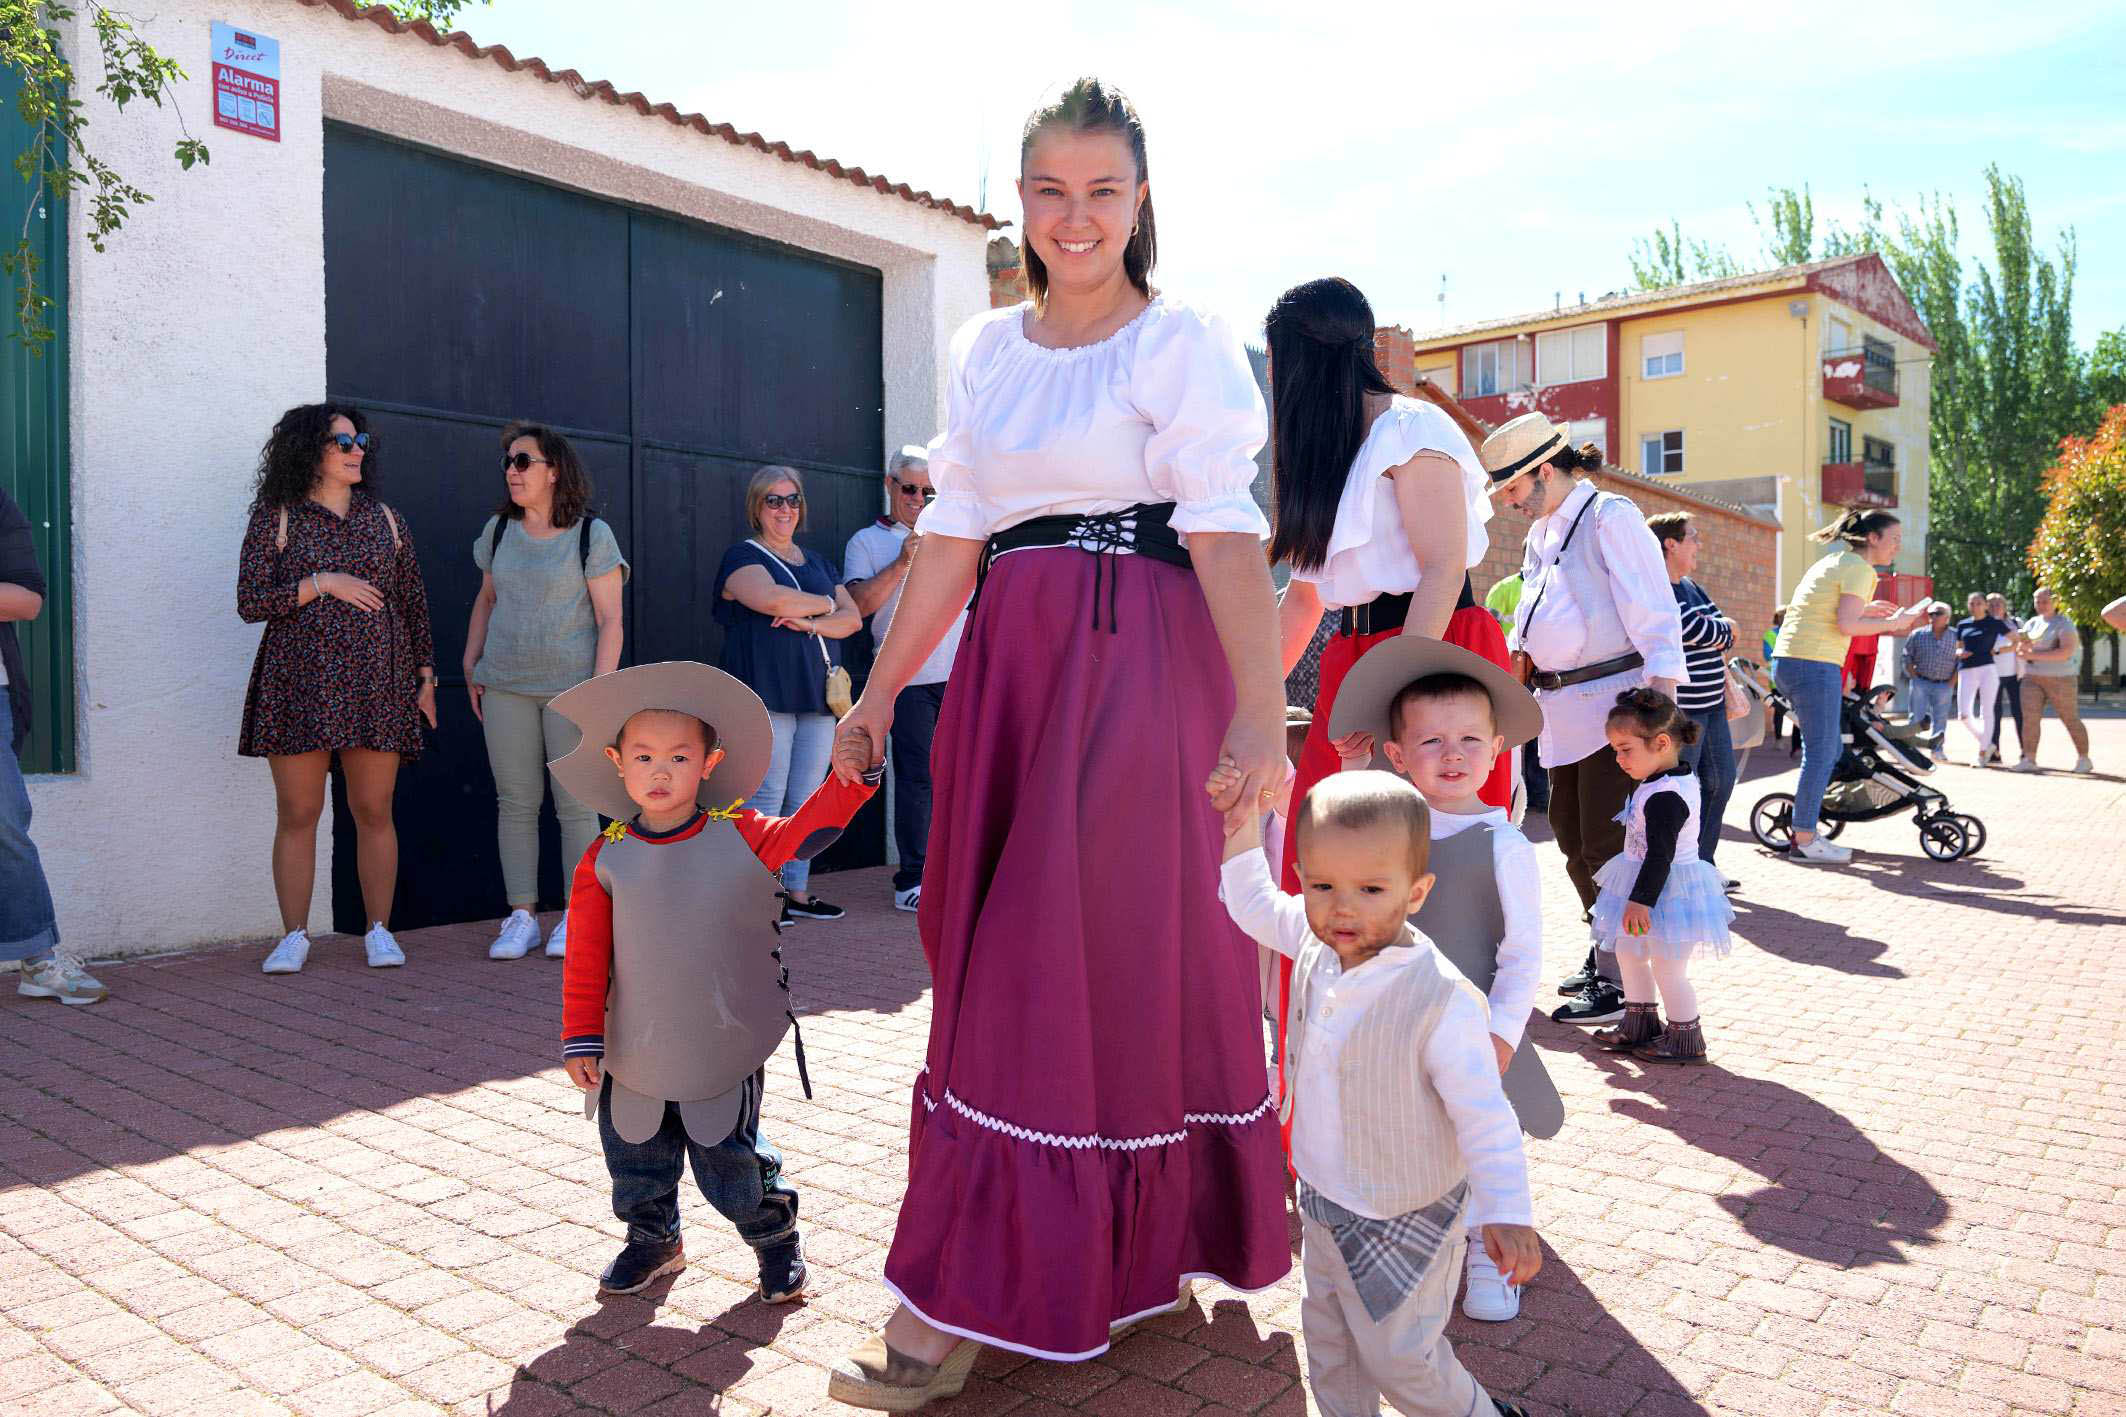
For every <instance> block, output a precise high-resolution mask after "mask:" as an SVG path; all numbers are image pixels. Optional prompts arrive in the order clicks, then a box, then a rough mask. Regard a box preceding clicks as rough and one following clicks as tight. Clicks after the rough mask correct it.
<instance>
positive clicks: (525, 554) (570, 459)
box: [465, 423, 628, 959]
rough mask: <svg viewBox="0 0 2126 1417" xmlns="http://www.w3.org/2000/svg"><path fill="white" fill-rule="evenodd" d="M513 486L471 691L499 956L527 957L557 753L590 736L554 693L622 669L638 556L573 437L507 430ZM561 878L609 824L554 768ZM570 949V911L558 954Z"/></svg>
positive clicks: (499, 522) (469, 630) (483, 552)
mask: <svg viewBox="0 0 2126 1417" xmlns="http://www.w3.org/2000/svg"><path fill="white" fill-rule="evenodd" d="M502 483H503V489H504V490H503V496H502V501H501V503H500V505H498V506H497V507H496V508H495V514H494V515H493V516H491V517H489V518H488V519H487V523H486V525H484V526H482V527H481V528H480V534H479V536H477V537H476V538H474V540H473V543H472V559H473V564H474V565H476V566H478V567H479V568H480V592H479V594H478V595H476V596H474V597H473V602H472V615H471V616H470V618H469V619H468V620H467V622H466V626H465V692H466V695H467V696H468V697H469V698H470V699H471V700H472V712H473V716H474V717H475V718H477V719H479V720H480V730H481V735H482V736H483V737H484V738H485V739H486V740H487V765H488V767H489V769H490V770H492V772H493V773H494V779H495V839H496V845H497V848H498V850H499V853H500V855H501V858H502V888H503V895H504V899H505V900H506V901H507V902H508V905H509V915H508V916H507V918H505V919H504V920H503V922H502V928H501V929H500V930H499V931H497V932H496V934H495V940H494V943H493V944H491V945H489V946H488V947H487V955H488V958H490V959H522V958H523V957H524V955H525V953H526V951H528V950H530V949H531V948H532V947H533V946H534V945H536V944H538V943H539V922H538V920H537V919H535V918H534V917H533V912H534V911H536V910H537V909H538V908H539V806H540V804H541V803H543V802H544V801H545V800H546V787H547V778H548V774H547V771H546V765H547V764H548V763H550V762H553V761H555V760H556V759H559V758H563V757H566V756H567V755H568V754H570V753H572V752H574V751H575V750H576V743H577V741H578V740H579V738H580V736H581V735H579V734H578V733H577V731H576V725H574V724H573V723H570V722H569V721H568V720H567V719H565V718H563V717H562V716H561V715H560V714H558V713H555V712H554V711H553V710H552V709H550V708H548V707H547V705H548V704H549V703H551V702H552V701H553V699H554V696H555V695H557V694H559V693H561V692H562V691H563V690H566V689H573V688H574V687H575V686H576V685H578V684H580V683H582V682H583V681H584V680H586V679H590V678H593V677H595V676H597V675H600V674H609V673H611V672H612V671H613V670H615V669H618V668H619V667H620V643H621V624H620V590H621V583H622V582H623V581H624V580H626V579H627V573H628V564H627V558H626V557H624V556H622V555H621V554H620V543H619V542H618V541H617V540H615V539H614V537H613V529H612V527H610V526H609V525H607V524H606V523H605V521H604V520H603V519H601V518H600V517H598V516H597V515H596V514H595V513H593V512H592V511H591V507H590V503H591V478H590V474H589V473H588V472H586V471H585V470H584V467H583V460H582V459H581V458H580V457H578V456H577V455H576V449H575V445H574V444H572V443H570V442H569V441H568V439H567V438H565V437H563V436H562V435H561V434H560V433H559V432H557V431H556V430H554V429H552V428H549V427H547V426H545V425H544V424H540V423H512V424H510V425H509V426H508V427H506V428H504V429H503V430H502ZM553 789H554V820H555V822H556V823H557V824H558V825H559V827H560V829H561V876H562V879H563V880H564V881H566V880H568V879H569V878H570V876H571V873H573V872H574V871H575V869H576V863H577V862H578V861H581V860H582V859H583V853H584V852H586V851H588V850H589V849H590V845H591V841H592V839H593V838H594V837H596V836H597V835H598V814H597V813H596V812H593V811H592V810H591V809H590V808H588V807H586V806H584V805H583V804H582V803H581V802H578V801H577V800H576V799H575V798H574V797H573V796H572V795H570V793H569V790H568V789H567V788H565V787H563V786H562V785H561V782H560V780H559V779H558V778H556V779H554V782H553ZM567 948H568V915H567V914H566V913H565V912H564V913H563V914H562V916H561V920H560V923H559V924H557V925H555V926H554V933H553V934H552V935H551V936H550V937H548V939H547V942H546V952H547V954H548V955H550V956H555V957H559V956H560V955H562V954H563V953H564V952H565V951H566V950H567Z"/></svg>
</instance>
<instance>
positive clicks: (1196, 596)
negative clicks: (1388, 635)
mask: <svg viewBox="0 0 2126 1417" xmlns="http://www.w3.org/2000/svg"><path fill="white" fill-rule="evenodd" d="M1094 559H1095V558H1094V557H1093V556H1092V555H1091V554H1089V553H1086V552H1083V551H1078V550H1073V549H1069V548H1040V549H1032V550H1022V551H1014V552H1011V553H1009V554H1007V555H1004V556H1002V557H999V558H998V560H997V562H996V564H995V565H994V567H993V568H992V570H991V572H990V575H989V578H988V581H987V583H986V584H985V585H984V586H983V589H982V593H981V598H980V601H979V603H978V605H977V607H976V612H975V617H974V623H973V625H972V627H971V628H970V629H969V631H968V634H967V638H966V640H965V642H964V643H963V645H962V647H961V649H960V654H959V659H958V660H957V662H956V663H955V664H954V666H953V672H952V681H951V687H950V689H948V690H947V692H946V696H945V706H944V711H943V714H942V716H941V717H940V718H939V721H938V730H937V737H936V740H935V747H934V749H933V754H934V760H933V767H932V776H933V782H934V788H933V791H934V793H935V796H934V799H933V803H934V805H933V814H932V818H931V829H930V833H931V834H930V852H929V858H928V861H927V863H926V865H925V867H924V877H923V899H922V905H921V909H920V915H919V920H920V924H921V928H922V937H923V950H924V953H925V954H926V955H927V956H928V958H929V961H930V970H931V975H932V982H933V995H934V1011H933V1014H932V1018H931V1025H930V1048H929V1055H928V1062H927V1066H926V1067H925V1068H924V1071H923V1073H922V1075H921V1076H920V1077H919V1078H918V1079H917V1080H916V1086H915V1098H914V1103H913V1116H912V1121H911V1125H910V1129H909V1177H908V1194H907V1198H906V1199H905V1200H904V1201H902V1203H901V1211H900V1220H899V1224H898V1226H897V1228H896V1230H895V1232H894V1237H893V1248H892V1251H891V1253H890V1254H889V1255H888V1256H887V1259H886V1283H887V1285H888V1287H889V1288H891V1289H892V1290H893V1291H894V1293H895V1294H896V1295H897V1296H898V1297H899V1298H900V1299H901V1300H902V1301H903V1302H904V1303H906V1304H907V1305H908V1306H909V1307H910V1308H912V1309H914V1310H915V1311H916V1313H918V1314H919V1315H921V1316H922V1317H923V1318H924V1319H926V1320H927V1321H929V1322H930V1323H931V1324H933V1325H935V1326H937V1327H939V1328H943V1329H946V1330H949V1331H951V1332H954V1333H957V1334H961V1335H963V1336H965V1337H969V1338H976V1339H980V1340H981V1341H982V1342H984V1343H990V1344H994V1345H996V1346H998V1347H1001V1348H1009V1349H1013V1350H1015V1351H1017V1352H1021V1353H1028V1354H1032V1355H1034V1356H1036V1357H1042V1358H1055V1359H1065V1360H1071V1359H1081V1358H1090V1357H1093V1356H1094V1355H1096V1354H1098V1353H1101V1352H1103V1351H1104V1350H1105V1349H1106V1348H1107V1345H1108V1329H1109V1325H1110V1324H1113V1323H1115V1322H1117V1321H1121V1320H1126V1319H1131V1318H1136V1317H1141V1316H1143V1315H1145V1314H1147V1313H1151V1312H1155V1311H1157V1310H1159V1309H1163V1308H1166V1307H1168V1306H1170V1305H1171V1304H1172V1303H1173V1302H1174V1298H1175V1295H1176V1292H1177V1291H1178V1289H1179V1287H1180V1285H1181V1283H1182V1282H1183V1281H1184V1280H1186V1279H1191V1278H1210V1279H1216V1280H1219V1281H1221V1282H1223V1283H1225V1284H1228V1285H1230V1286H1232V1287H1233V1288H1235V1289H1242V1290H1253V1289H1260V1288H1263V1287H1265V1286H1267V1285H1270V1284H1274V1283H1275V1282H1276V1281H1277V1280H1278V1279H1280V1278H1282V1277H1283V1275H1284V1274H1285V1272H1286V1271H1287V1270H1288V1269H1289V1268H1290V1267H1291V1255H1290V1251H1289V1249H1288V1248H1287V1241H1286V1232H1285V1215H1284V1189H1283V1170H1282V1168H1283V1151H1282V1149H1281V1147H1280V1145H1279V1141H1278V1133H1277V1114H1276V1113H1275V1111H1273V1110H1272V1108H1271V1105H1270V1102H1269V1087H1268V1076H1267V1070H1266V1067H1265V1060H1264V1052H1263V1039H1262V1013H1261V998H1260V991H1259V988H1258V986H1257V982H1256V953H1255V946H1254V945H1253V943H1252V942H1250V941H1249V940H1248V938H1247V937H1246V936H1245V935H1243V934H1241V932H1240V931H1239V930H1238V929H1237V928H1236V927H1235V926H1234V925H1233V924H1232V922H1231V921H1230V919H1229V918H1228V917H1227V915H1226V913H1225V908H1224V906H1223V905H1222V904H1220V902H1219V899H1218V861H1219V855H1220V851H1221V837H1220V830H1219V824H1218V818H1217V817H1216V815H1215V814H1214V813H1213V812H1212V811H1211V809H1210V805H1209V803H1208V801H1207V800H1206V798H1205V796H1204V791H1203V782H1204V779H1205V777H1206V776H1208V774H1209V772H1210V769H1211V767H1212V766H1213V764H1214V763H1215V762H1216V760H1217V757H1218V748H1219V743H1220V740H1221V738H1222V737H1223V735H1224V732H1225V727H1226V724H1227V722H1228V721H1229V720H1230V718H1231V716H1232V708H1233V687H1232V677H1231V674H1230V672H1229V671H1228V669H1227V666H1226V661H1225V654H1224V651H1223V649H1222V648H1221V646H1220V644H1219V640H1218V635H1217V631H1216V630H1215V628H1214V627H1213V625H1212V623H1211V616H1210V610H1209V607H1208V606H1207V605H1206V604H1205V601H1204V598H1203V592H1202V590H1201V588H1200V587H1199V586H1198V584H1197V581H1196V577H1195V575H1194V573H1193V572H1191V571H1189V570H1187V569H1186V568H1183V567H1178V566H1171V565H1167V564H1165V563H1162V562H1158V561H1153V560H1150V559H1147V558H1145V557H1141V556H1113V557H1104V558H1101V559H1102V560H1103V561H1104V563H1105V564H1104V566H1103V576H1104V578H1105V579H1108V580H1111V581H1112V582H1113V583H1112V585H1111V586H1110V585H1108V584H1103V585H1101V586H1100V588H1099V597H1098V617H1099V625H1098V627H1097V628H1095V626H1094V624H1093V615H1094ZM1117 578H1118V579H1117ZM1110 590H1112V592H1113V609H1114V614H1115V617H1116V620H1117V621H1118V622H1119V625H1120V630H1119V632H1117V631H1114V630H1111V629H1110V628H1109V593H1110Z"/></svg>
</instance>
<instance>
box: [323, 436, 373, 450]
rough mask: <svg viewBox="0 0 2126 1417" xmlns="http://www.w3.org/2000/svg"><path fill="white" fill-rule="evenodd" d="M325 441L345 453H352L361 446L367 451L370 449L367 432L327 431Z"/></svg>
mask: <svg viewBox="0 0 2126 1417" xmlns="http://www.w3.org/2000/svg"><path fill="white" fill-rule="evenodd" d="M325 441H326V442H328V443H330V444H332V446H333V447H335V448H338V449H339V450H340V451H341V452H343V453H351V452H353V451H354V450H355V449H356V448H360V449H361V450H362V451H363V452H365V453H366V452H368V451H369V435H368V434H367V433H327V434H326V435H325Z"/></svg>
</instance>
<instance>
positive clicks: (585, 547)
mask: <svg viewBox="0 0 2126 1417" xmlns="http://www.w3.org/2000/svg"><path fill="white" fill-rule="evenodd" d="M596 520H598V514H597V513H596V512H585V513H584V514H583V530H581V531H580V532H578V533H576V538H577V543H578V546H577V549H578V550H579V551H580V552H581V553H582V557H583V578H584V579H585V580H589V579H590V574H591V523H592V522H594V521H596Z"/></svg>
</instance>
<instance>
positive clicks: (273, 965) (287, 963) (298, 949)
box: [259, 929, 310, 974]
mask: <svg viewBox="0 0 2126 1417" xmlns="http://www.w3.org/2000/svg"><path fill="white" fill-rule="evenodd" d="M308 958H310V932H309V931H308V930H302V929H296V930H290V931H289V932H288V933H287V934H285V935H283V936H281V942H280V943H279V944H277V945H275V946H274V947H273V953H272V954H269V955H267V956H266V962H265V963H264V964H263V965H261V966H259V967H260V968H261V969H263V970H265V972H266V973H268V974H300V973H301V972H302V969H303V961H304V960H307V959H308Z"/></svg>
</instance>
